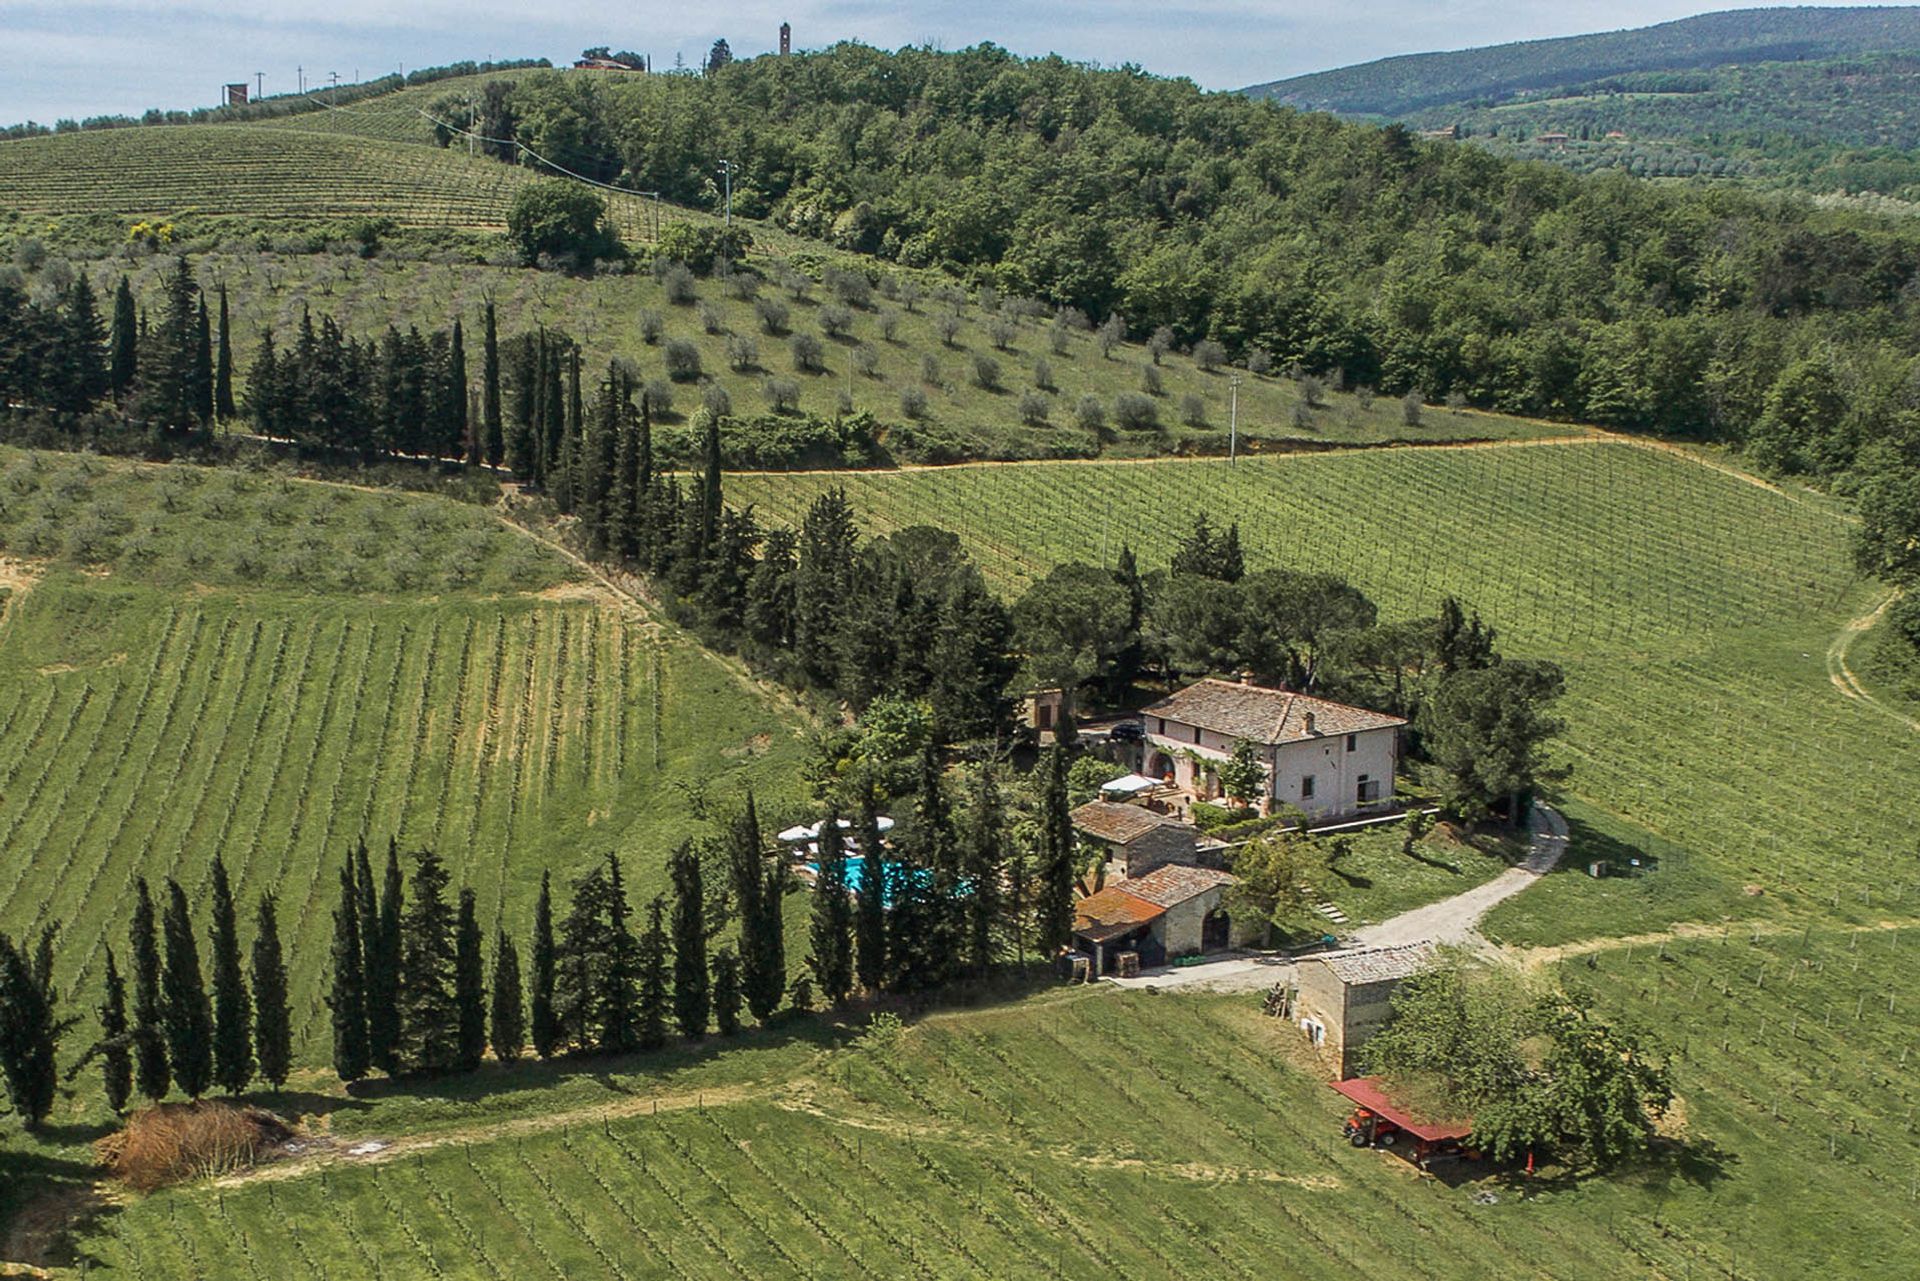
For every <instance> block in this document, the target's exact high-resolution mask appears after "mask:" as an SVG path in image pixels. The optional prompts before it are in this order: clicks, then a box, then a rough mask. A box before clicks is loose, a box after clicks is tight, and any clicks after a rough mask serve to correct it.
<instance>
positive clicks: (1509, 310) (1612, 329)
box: [442, 45, 1920, 474]
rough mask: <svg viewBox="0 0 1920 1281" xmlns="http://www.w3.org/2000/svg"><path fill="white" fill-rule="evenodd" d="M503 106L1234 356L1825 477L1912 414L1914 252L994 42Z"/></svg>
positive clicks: (555, 149) (747, 205)
mask: <svg viewBox="0 0 1920 1281" xmlns="http://www.w3.org/2000/svg"><path fill="white" fill-rule="evenodd" d="M499 86H500V87H499V88H498V89H497V90H494V91H490V92H488V93H485V94H483V95H482V96H481V98H480V105H479V107H478V112H477V114H478V117H479V118H478V119H477V120H476V121H475V123H476V124H477V125H479V127H480V131H481V132H482V133H484V134H486V135H488V136H491V137H510V138H514V139H517V140H519V141H521V142H524V143H525V144H527V145H528V146H529V147H531V148H532V149H533V150H534V151H536V152H539V153H540V154H541V155H544V156H548V157H551V158H552V159H554V160H555V161H556V162H558V163H561V164H565V165H567V166H568V167H569V168H572V169H574V170H576V171H578V172H581V173H587V174H593V175H599V176H605V177H609V178H613V179H615V180H617V181H619V182H620V183H622V184H625V185H631V186H633V187H635V188H638V189H642V190H658V191H661V192H663V193H665V195H666V197H667V198H668V199H670V200H676V201H698V200H703V199H705V198H707V196H708V195H709V194H710V192H709V184H710V183H711V166H710V163H709V162H710V159H711V157H714V156H727V157H730V158H732V159H734V160H735V161H736V162H737V164H738V170H737V176H736V179H735V183H734V202H735V208H736V210H737V211H739V212H742V213H744V214H746V215H749V216H754V217H766V218H769V219H771V220H772V221H773V222H774V223H775V224H776V225H779V226H782V227H785V228H787V229H789V230H791V231H793V232H796V233H800V234H803V235H809V236H817V237H820V238H823V239H825V240H827V241H830V242H831V243H833V244H835V245H837V246H839V247H841V248H843V249H849V250H857V251H863V252H867V253H871V254H873V255H875V256H877V257H878V258H879V259H882V260H890V261H895V262H898V263H900V264H903V265H908V266H931V267H939V268H944V269H946V270H948V271H951V272H953V273H955V274H958V275H960V276H962V277H965V278H968V279H970V280H971V281H973V282H975V283H977V284H980V285H992V286H993V287H995V288H996V289H997V290H998V291H1000V292H1001V293H1004V294H1009V295H1015V296H1030V297H1037V298H1040V299H1043V300H1045V301H1047V302H1049V303H1052V304H1056V305H1067V306H1073V307H1077V308H1080V309H1081V310H1083V311H1084V312H1086V313H1087V314H1088V315H1090V316H1094V317H1103V316H1108V315H1110V314H1119V315H1121V316H1123V317H1124V320H1125V324H1126V326H1127V328H1128V329H1129V330H1130V331H1131V332H1132V333H1134V334H1136V335H1144V334H1147V333H1151V332H1153V331H1154V330H1155V329H1156V328H1158V327H1160V326H1163V325H1164V326H1168V327H1170V329H1171V331H1172V334H1173V335H1174V337H1175V338H1176V339H1177V340H1178V341H1180V342H1182V343H1191V342H1195V341H1199V340H1203V339H1212V340H1214V341H1218V342H1220V343H1222V344H1223V345H1224V346H1225V348H1226V349H1227V352H1228V354H1229V355H1230V356H1231V357H1233V358H1234V359H1236V360H1239V359H1246V358H1248V356H1249V355H1250V354H1251V353H1252V352H1254V351H1256V350H1263V351H1265V352H1267V353H1270V355H1271V356H1272V358H1273V359H1274V361H1275V362H1276V364H1278V365H1279V366H1280V367H1283V368H1284V367H1286V366H1289V365H1296V364H1297V365H1298V366H1300V367H1301V368H1302V369H1304V370H1306V371H1309V372H1324V373H1328V374H1337V375H1338V376H1339V377H1340V378H1342V379H1343V380H1344V381H1345V382H1346V383H1348V384H1349V385H1366V386H1371V387H1375V388H1378V389H1380V390H1381V391H1384V392H1390V393H1392V394H1395V395H1400V394H1404V393H1406V392H1408V391H1416V390H1417V391H1419V392H1421V393H1423V394H1424V395H1425V396H1427V397H1428V398H1430V399H1438V398H1442V397H1446V396H1448V395H1458V396H1460V397H1462V398H1463V399H1465V400H1466V401H1468V402H1470V403H1473V404H1476V405H1481V406H1484V407H1489V408H1495V409H1499V410H1503V411H1508V412H1517V413H1524V414H1530V415H1537V416H1546V417H1556V418H1569V419H1575V420H1586V421H1593V422H1598V423H1602V424H1607V425H1612V426H1619V427H1626V428H1633V429H1653V430H1660V431H1667V432H1677V433H1688V434H1696V435H1704V436H1715V437H1719V438H1724V439H1730V440H1734V441H1743V442H1747V443H1749V444H1751V445H1753V446H1754V447H1755V451H1756V457H1757V458H1758V459H1759V461H1761V462H1762V463H1763V464H1765V465H1767V466H1770V467H1777V468H1780V469H1782V470H1788V471H1808V472H1815V473H1823V474H1834V473H1838V472H1841V471H1844V470H1845V469H1847V468H1848V467H1849V466H1851V464H1852V460H1853V458H1854V456H1855V454H1856V452H1857V450H1858V449H1859V448H1860V446H1861V445H1862V444H1863V443H1865V442H1868V441H1871V440H1875V439H1879V438H1883V437H1885V436H1887V435H1888V434H1889V433H1891V432H1894V431H1896V430H1898V429H1902V424H1903V423H1904V422H1905V418H1904V415H1906V414H1908V413H1909V412H1910V410H1911V405H1910V404H1909V401H1908V397H1909V395H1910V393H1909V387H1910V379H1909V366H1908V362H1909V359H1910V353H1911V352H1912V351H1913V350H1914V348H1915V346H1916V345H1917V344H1916V341H1915V335H1916V332H1917V329H1920V297H1917V295H1916V290H1915V287H1914V282H1915V280H1916V277H1917V276H1920V253H1916V249H1920V226H1915V225H1911V224H1908V223H1903V222H1899V221H1892V220H1885V219H1880V218H1874V217H1869V216H1866V215H1862V214H1859V213H1854V212H1841V211H1833V210H1821V209H1817V208H1813V207H1810V206H1808V205H1806V204H1804V203H1798V202H1794V201H1789V200H1783V199H1778V198H1768V197H1761V196H1757V195H1748V194H1741V193H1734V192H1726V191H1704V190H1701V191H1696V190H1679V189H1663V188H1656V187H1652V186H1646V185H1639V184H1635V183H1633V182H1631V181H1628V180H1626V179H1624V178H1617V177H1605V178H1601V179H1599V180H1583V179H1580V178H1577V177H1575V176H1573V175H1571V174H1567V173H1565V172H1561V171H1558V170H1555V169H1552V168H1549V167H1547V166H1541V165H1529V164H1521V163H1515V162H1510V161H1504V160H1501V159H1498V158H1496V157H1493V156H1491V155H1488V154H1486V153H1485V152H1483V151H1481V150H1479V149H1477V148H1462V147H1457V146H1450V145H1445V144H1426V143H1421V142H1418V141H1416V140H1414V139H1412V138H1411V137H1410V136H1409V135H1408V134H1407V133H1406V132H1404V131H1402V130H1399V129H1386V130H1381V129H1377V128H1371V127H1364V126H1359V125H1350V124H1343V123H1341V122H1338V121H1336V120H1333V119H1330V118H1326V117H1321V116H1311V115H1301V114H1296V113H1293V112H1290V111H1286V110H1280V109H1276V108H1275V107H1273V106H1272V105H1270V104H1267V103H1261V102H1254V101H1251V100H1248V99H1246V98H1244V97H1241V96H1238V95H1225V94H1206V93H1203V92H1201V91H1200V90H1199V89H1198V88H1196V87H1195V86H1194V85H1192V84H1191V83H1189V82H1186V81H1179V80H1163V79H1157V78H1154V77H1151V76H1148V75H1146V74H1144V73H1142V72H1139V71H1137V70H1133V69H1121V70H1113V71H1101V70H1093V69H1089V68H1085V67H1079V66H1074V65H1071V64H1068V63H1066V62H1064V61H1062V60H1059V59H1056V58H1048V59H1037V60H1031V61H1027V60H1021V59H1019V58H1016V57H1014V56H1013V55H1011V54H1008V53H1006V52H1004V51H1002V50H999V49H996V48H993V47H990V46H989V47H980V48H976V49H970V50H966V51H962V52H959V53H937V52H932V51H928V50H920V49H908V50H902V51H900V52H898V53H884V52H881V51H878V50H874V49H869V48H865V47H861V46H856V45H843V46H839V47H836V48H834V49H831V50H828V51H826V52H823V53H818V54H812V55H800V56H795V57H791V58H786V59H774V58H766V59H757V60H753V61H743V62H735V63H733V64H732V65H730V66H728V67H726V68H725V69H724V70H722V71H720V72H719V74H717V75H712V76H705V77H691V76H644V77H640V76H636V77H631V78H626V79H620V80H617V81H609V80H605V79H597V80H590V79H580V78H576V77H572V76H569V75H565V74H556V73H550V72H536V73H529V74H523V75H518V76H516V77H514V78H513V79H512V82H511V85H510V86H509V85H508V83H507V82H506V81H505V80H502V81H500V82H499ZM442 109H443V110H444V111H447V112H455V111H457V110H460V109H463V107H462V104H458V103H452V102H449V103H445V104H442Z"/></svg>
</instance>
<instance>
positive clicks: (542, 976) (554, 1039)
mask: <svg viewBox="0 0 1920 1281" xmlns="http://www.w3.org/2000/svg"><path fill="white" fill-rule="evenodd" d="M528 959H529V961H531V962H532V966H533V976H532V977H533V985H532V986H533V990H532V992H531V994H530V998H529V1001H528V1010H527V1014H528V1020H527V1021H528V1029H527V1030H528V1032H529V1034H530V1036H531V1038H532V1041H533V1052H534V1053H535V1054H538V1055H539V1056H540V1057H541V1058H543V1059H550V1058H552V1057H553V1056H554V1053H555V1051H556V1050H558V1049H559V1047H560V1025H559V1021H558V1019H557V1018H556V1016H555V1010H554V1004H553V984H554V951H553V881H552V878H551V877H550V876H549V875H548V873H546V872H544V871H542V872H541V873H540V898H539V900H538V901H536V902H535V903H534V905H533V947H532V955H531V956H530V957H529V958H528Z"/></svg>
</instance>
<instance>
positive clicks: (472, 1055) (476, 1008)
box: [453, 889, 487, 1072]
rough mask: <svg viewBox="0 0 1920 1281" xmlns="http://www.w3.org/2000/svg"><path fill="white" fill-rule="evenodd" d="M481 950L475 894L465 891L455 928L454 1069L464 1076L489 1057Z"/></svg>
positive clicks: (485, 993) (485, 981)
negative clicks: (455, 1047) (457, 1069)
mask: <svg viewBox="0 0 1920 1281" xmlns="http://www.w3.org/2000/svg"><path fill="white" fill-rule="evenodd" d="M480 948H481V943H480V921H479V919H478V916H477V914H476V913H475V910H474V898H473V891H472V890H469V889H462V890H461V891H460V906H459V909H458V911H457V913H456V915H455V920H454V927H453V1002H454V1005H455V1007H456V1009H457V1010H458V1021H457V1027H458V1030H459V1047H458V1051H457V1053H456V1055H455V1057H454V1066H456V1067H458V1068H459V1069H460V1070H461V1071H463V1072H471V1071H473V1070H474V1069H475V1068H477V1067H479V1066H480V1062H481V1060H482V1059H484V1058H485V1057H486V1054H487V974H486V960H485V958H484V957H482V956H481V952H480Z"/></svg>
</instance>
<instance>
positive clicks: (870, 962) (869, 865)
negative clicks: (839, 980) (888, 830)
mask: <svg viewBox="0 0 1920 1281" xmlns="http://www.w3.org/2000/svg"><path fill="white" fill-rule="evenodd" d="M856 830H857V831H858V832H859V837H858V843H859V846H860V852H861V855H862V857H863V858H864V859H865V863H864V865H863V867H862V873H861V877H860V884H859V885H858V886H857V887H856V888H855V890H854V904H853V916H854V920H853V932H854V941H855V943H856V947H855V977H857V978H858V979H859V980H860V986H861V988H863V989H864V990H866V991H868V992H877V991H879V990H880V988H881V986H882V985H883V984H884V983H885V982H886V979H887V974H888V973H889V971H888V969H887V876H888V867H887V857H886V846H885V844H884V843H883V838H882V837H881V835H880V810H879V802H878V800H877V799H876V798H875V796H874V794H873V789H872V788H871V787H863V788H861V789H860V819H859V826H858V828H857V829H856Z"/></svg>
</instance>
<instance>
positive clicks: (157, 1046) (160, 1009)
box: [128, 876, 172, 1102]
mask: <svg viewBox="0 0 1920 1281" xmlns="http://www.w3.org/2000/svg"><path fill="white" fill-rule="evenodd" d="M128 942H129V945H130V948H131V951H132V954H133V1060H134V1080H135V1083H136V1084H138V1085H139V1087H140V1093H141V1094H142V1095H143V1096H144V1097H146V1098H148V1099H151V1100H154V1101H155V1102H158V1101H159V1100H161V1099H163V1098H165V1097H166V1096H167V1089H168V1087H169V1086H170V1085H171V1084H172V1077H171V1074H170V1072H169V1070H168V1066H167V1033H166V1007H165V1006H164V1005H163V1004H162V1002H161V998H160V933H159V929H158V927H157V925H156V923H155V920H154V914H153V896H152V894H150V893H149V892H148V890H147V878H146V877H144V876H143V877H141V878H140V879H139V880H137V881H135V882H134V896H133V923H132V925H131V926H130V927H129V930H128Z"/></svg>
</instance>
